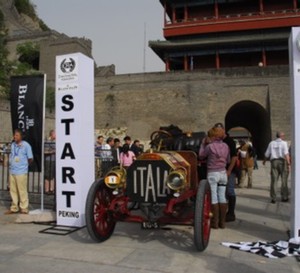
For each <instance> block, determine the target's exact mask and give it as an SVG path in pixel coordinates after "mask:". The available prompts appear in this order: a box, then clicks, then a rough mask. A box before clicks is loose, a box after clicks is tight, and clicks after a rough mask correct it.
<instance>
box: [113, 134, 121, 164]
mask: <svg viewBox="0 0 300 273" xmlns="http://www.w3.org/2000/svg"><path fill="white" fill-rule="evenodd" d="M120 153H121V141H120V139H119V138H115V139H114V153H113V155H114V160H115V162H116V164H120Z"/></svg>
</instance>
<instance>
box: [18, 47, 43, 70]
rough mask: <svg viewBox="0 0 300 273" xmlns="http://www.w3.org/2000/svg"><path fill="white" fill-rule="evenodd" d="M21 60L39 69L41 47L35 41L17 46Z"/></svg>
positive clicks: (32, 67)
mask: <svg viewBox="0 0 300 273" xmlns="http://www.w3.org/2000/svg"><path fill="white" fill-rule="evenodd" d="M17 53H18V55H19V61H20V62H21V63H23V64H27V65H28V67H31V69H35V70H38V69H39V58H40V48H39V45H37V44H36V43H33V42H26V43H23V44H19V45H18V46H17Z"/></svg>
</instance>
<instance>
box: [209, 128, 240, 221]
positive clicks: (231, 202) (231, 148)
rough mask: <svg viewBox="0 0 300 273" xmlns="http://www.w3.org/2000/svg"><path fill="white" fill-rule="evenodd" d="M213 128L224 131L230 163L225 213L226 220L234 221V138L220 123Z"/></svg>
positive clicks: (235, 162) (227, 167) (236, 159)
mask: <svg viewBox="0 0 300 273" xmlns="http://www.w3.org/2000/svg"><path fill="white" fill-rule="evenodd" d="M214 127H215V128H221V129H222V130H223V131H224V139H223V142H224V143H225V144H227V146H228V148H229V152H230V163H229V164H227V166H226V170H227V176H228V183H227V200H228V212H227V215H226V222H233V221H235V205H236V194H235V182H236V173H235V167H236V164H237V161H238V156H237V150H236V144H235V142H234V140H233V139H232V138H231V137H230V136H229V135H228V134H226V132H225V127H224V125H223V124H222V123H216V124H215V126H214Z"/></svg>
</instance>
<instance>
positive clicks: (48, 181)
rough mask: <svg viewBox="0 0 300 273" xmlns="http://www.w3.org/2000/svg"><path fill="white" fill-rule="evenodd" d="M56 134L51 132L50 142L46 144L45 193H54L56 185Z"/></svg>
mask: <svg viewBox="0 0 300 273" xmlns="http://www.w3.org/2000/svg"><path fill="white" fill-rule="evenodd" d="M55 140H56V133H55V131H54V130H51V131H50V133H49V138H48V141H46V142H45V173H44V175H45V193H46V194H53V193H54V185H55V184H54V183H55V150H56V145H55Z"/></svg>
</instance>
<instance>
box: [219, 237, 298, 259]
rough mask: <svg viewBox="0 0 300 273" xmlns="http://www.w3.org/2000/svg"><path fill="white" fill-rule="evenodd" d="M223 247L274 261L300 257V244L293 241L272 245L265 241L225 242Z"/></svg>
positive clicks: (278, 242)
mask: <svg viewBox="0 0 300 273" xmlns="http://www.w3.org/2000/svg"><path fill="white" fill-rule="evenodd" d="M222 245H223V246H226V247H229V248H233V249H237V250H241V251H245V252H250V253H254V254H257V255H260V256H263V257H266V258H272V259H278V258H284V257H290V256H295V257H300V244H296V243H295V242H294V241H293V240H290V241H275V242H270V243H269V242H263V241H258V242H239V243H228V242H223V243H222Z"/></svg>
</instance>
